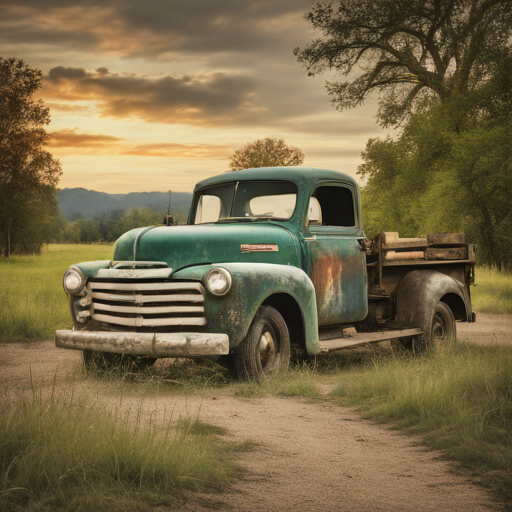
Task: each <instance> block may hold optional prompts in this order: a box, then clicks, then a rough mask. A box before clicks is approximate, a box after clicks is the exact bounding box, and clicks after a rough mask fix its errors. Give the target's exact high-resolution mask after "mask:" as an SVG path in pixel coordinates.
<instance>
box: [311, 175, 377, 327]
mask: <svg viewBox="0 0 512 512" xmlns="http://www.w3.org/2000/svg"><path fill="white" fill-rule="evenodd" d="M357 197H358V196H357V192H356V190H355V188H353V187H352V186H350V185H349V184H340V183H329V184H321V185H319V186H317V187H316V188H315V189H314V190H313V192H312V194H311V198H310V201H309V207H308V214H307V217H306V228H305V230H304V237H303V249H304V255H305V263H306V266H307V270H306V271H307V273H308V275H309V277H310V279H311V280H312V281H313V284H314V285H315V291H316V300H317V310H318V325H319V326H327V325H336V324H341V323H350V322H356V321H358V320H362V319H363V318H364V317H365V316H366V314H367V311H368V297H367V279H366V256H365V252H364V251H363V250H361V246H360V245H359V243H358V239H359V238H361V237H362V236H363V230H362V226H361V218H360V213H359V211H360V210H359V209H357V208H356V205H357Z"/></svg>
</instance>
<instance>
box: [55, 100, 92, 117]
mask: <svg viewBox="0 0 512 512" xmlns="http://www.w3.org/2000/svg"><path fill="white" fill-rule="evenodd" d="M45 105H46V106H47V107H49V108H50V110H51V112H52V113H54V112H60V113H64V114H78V115H87V114H90V113H92V109H91V107H86V106H84V105H74V104H72V103H71V104H67V103H55V102H53V101H47V102H45Z"/></svg>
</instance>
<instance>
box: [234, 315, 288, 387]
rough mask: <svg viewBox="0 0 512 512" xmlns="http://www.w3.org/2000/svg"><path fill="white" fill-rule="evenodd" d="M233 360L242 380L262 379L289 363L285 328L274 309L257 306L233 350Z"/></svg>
mask: <svg viewBox="0 0 512 512" xmlns="http://www.w3.org/2000/svg"><path fill="white" fill-rule="evenodd" d="M234 360H235V366H236V370H237V374H238V377H239V379H241V380H257V381H262V380H265V379H268V378H270V377H272V376H273V375H275V374H276V373H277V372H278V371H279V369H281V368H287V367H288V366H289V364H290V336H289V334H288V327H287V326H286V322H285V321H284V320H283V317H282V316H281V314H280V313H279V312H278V311H277V310H276V309H274V308H272V307H270V306H262V307H260V308H259V309H258V312H257V313H256V316H255V317H254V320H253V321H252V324H251V327H250V328H249V332H248V333H247V336H246V337H245V338H244V340H243V341H242V342H241V343H240V345H239V346H238V347H237V348H236V350H235V353H234Z"/></svg>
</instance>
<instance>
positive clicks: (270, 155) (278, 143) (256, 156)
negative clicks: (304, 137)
mask: <svg viewBox="0 0 512 512" xmlns="http://www.w3.org/2000/svg"><path fill="white" fill-rule="evenodd" d="M304 158H305V157H304V153H303V152H302V151H301V150H300V149H299V148H296V147H294V146H289V145H288V144H286V142H285V141H284V140H283V139H273V138H270V137H267V138H266V139H258V140H256V141H254V142H249V143H247V144H246V145H245V146H244V147H243V148H241V149H237V150H236V151H235V152H234V153H233V155H231V157H230V159H231V162H230V164H229V167H230V168H231V170H232V171H238V170H240V169H252V168H257V167H287V166H295V165H301V164H302V163H303V162H304Z"/></svg>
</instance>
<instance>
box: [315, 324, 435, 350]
mask: <svg viewBox="0 0 512 512" xmlns="http://www.w3.org/2000/svg"><path fill="white" fill-rule="evenodd" d="M424 332H425V331H423V330H421V329H400V330H398V331H379V332H358V333H356V334H350V335H348V336H344V337H343V338H337V339H334V340H323V341H321V342H320V347H321V348H322V352H331V351H333V350H341V349H342V348H349V347H357V345H364V344H365V343H378V342H379V341H386V340H394V339H396V338H408V337H411V336H419V335H420V334H423V333H424Z"/></svg>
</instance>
